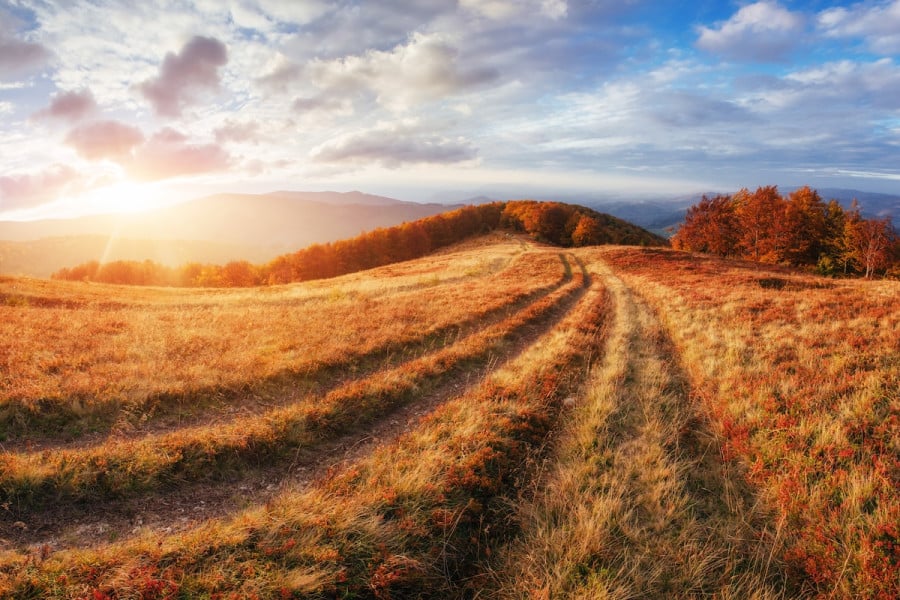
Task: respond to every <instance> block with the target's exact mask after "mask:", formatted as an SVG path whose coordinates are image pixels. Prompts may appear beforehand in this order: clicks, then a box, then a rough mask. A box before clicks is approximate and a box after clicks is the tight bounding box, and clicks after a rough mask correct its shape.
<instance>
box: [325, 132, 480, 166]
mask: <svg viewBox="0 0 900 600" xmlns="http://www.w3.org/2000/svg"><path fill="white" fill-rule="evenodd" d="M311 156H312V159H313V160H314V161H316V162H320V163H344V164H353V165H380V166H383V167H386V168H388V169H397V168H400V167H402V166H405V165H415V164H452V163H461V162H466V161H470V160H474V159H475V158H476V157H477V151H476V149H475V148H474V147H473V146H472V145H471V144H470V143H469V142H467V141H465V140H463V139H461V138H456V139H450V138H447V137H443V136H440V135H436V134H433V133H428V132H424V131H422V130H421V129H420V128H418V127H416V126H415V125H414V124H407V123H399V124H380V125H378V126H376V127H374V128H372V129H368V130H366V131H361V132H356V133H351V134H348V135H344V136H341V137H339V138H338V139H335V140H333V141H331V142H327V143H325V144H323V145H322V146H319V147H318V148H316V149H315V150H313V152H312V155H311Z"/></svg>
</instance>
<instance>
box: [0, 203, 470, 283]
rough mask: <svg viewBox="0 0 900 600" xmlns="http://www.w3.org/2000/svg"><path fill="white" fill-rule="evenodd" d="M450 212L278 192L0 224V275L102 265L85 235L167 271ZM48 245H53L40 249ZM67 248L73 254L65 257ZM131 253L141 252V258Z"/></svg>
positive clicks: (259, 255)
mask: <svg viewBox="0 0 900 600" xmlns="http://www.w3.org/2000/svg"><path fill="white" fill-rule="evenodd" d="M451 208H453V207H448V206H446V205H443V204H417V203H414V202H403V201H400V200H394V199H392V198H385V197H382V196H374V195H371V194H363V193H361V192H347V193H338V192H287V191H282V192H272V193H269V194H219V195H215V196H210V197H206V198H200V199H197V200H192V201H188V202H185V203H182V204H177V205H173V206H167V207H164V208H159V209H156V210H153V211H149V212H146V213H138V214H119V215H92V216H85V217H79V218H74V219H56V220H43V221H28V222H17V221H0V253H2V254H0V272H3V273H18V274H23V275H30V276H38V277H41V276H46V275H49V273H50V272H53V271H56V270H59V269H61V268H64V267H72V266H75V265H77V264H79V263H83V262H87V261H89V260H98V261H99V260H102V259H103V257H104V251H100V252H95V253H94V254H93V255H86V254H87V248H88V245H87V243H85V240H86V237H85V236H102V237H104V238H105V239H107V240H111V241H112V243H113V244H114V246H115V247H117V248H119V249H120V250H119V251H118V252H117V253H116V254H115V255H114V256H115V258H112V259H110V260H145V259H150V260H154V261H157V262H160V263H162V264H166V265H168V266H173V267H174V266H178V265H180V264H183V263H185V262H201V263H205V262H215V263H223V262H227V261H228V260H250V261H254V262H257V261H259V262H262V261H266V260H271V259H272V258H274V257H275V256H277V255H279V254H283V253H284V252H288V251H291V250H295V249H297V248H302V247H305V246H308V245H310V244H313V243H321V242H329V241H334V240H339V239H344V238H349V237H353V236H355V235H358V234H359V233H360V232H363V231H371V230H373V229H376V228H378V227H389V226H392V225H397V224H399V223H402V222H404V221H414V220H416V219H420V218H422V217H426V216H429V215H434V214H437V213H440V212H444V211H446V210H448V209H451ZM48 238H53V239H54V241H50V242H45V241H44V240H46V239H48ZM68 238H74V239H68ZM171 241H178V242H179V250H178V252H176V253H174V254H173V255H171V256H166V255H165V254H164V253H163V252H162V251H161V250H160V248H161V247H162V246H164V245H165V242H171ZM3 242H29V243H18V244H9V243H6V244H4V243H3ZM36 242H37V243H36ZM105 247H106V246H105V245H104V246H103V248H104V249H105ZM125 247H128V248H129V249H128V250H126V249H124V248H125ZM71 248H77V251H76V252H73V253H70V252H69V251H68V250H69V249H71ZM138 248H146V251H145V252H144V253H143V254H141V253H139V252H136V250H137V249H138ZM13 257H15V258H13ZM108 259H109V258H108ZM48 268H49V270H48Z"/></svg>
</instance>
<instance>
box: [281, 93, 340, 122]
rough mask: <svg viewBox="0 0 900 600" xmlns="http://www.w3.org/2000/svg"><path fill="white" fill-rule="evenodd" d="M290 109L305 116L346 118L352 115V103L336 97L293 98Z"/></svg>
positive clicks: (323, 95) (321, 95)
mask: <svg viewBox="0 0 900 600" xmlns="http://www.w3.org/2000/svg"><path fill="white" fill-rule="evenodd" d="M291 108H292V109H294V111H296V112H298V113H301V114H303V115H306V116H316V117H322V116H329V115H341V116H347V115H352V114H353V101H352V100H351V99H350V98H346V97H340V96H338V95H328V94H318V95H315V96H311V97H306V98H304V97H299V98H294V101H293V102H292V103H291Z"/></svg>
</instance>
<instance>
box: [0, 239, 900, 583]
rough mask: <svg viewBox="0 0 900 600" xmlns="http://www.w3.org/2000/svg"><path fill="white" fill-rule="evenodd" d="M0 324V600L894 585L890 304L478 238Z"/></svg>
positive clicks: (896, 421)
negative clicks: (302, 276) (357, 268)
mask: <svg viewBox="0 0 900 600" xmlns="http://www.w3.org/2000/svg"><path fill="white" fill-rule="evenodd" d="M0 315H2V320H0V328H2V329H3V336H0V340H2V341H0V355H2V357H3V360H2V362H0V370H2V371H0V377H2V379H0V436H2V441H0V465H2V467H0V506H2V509H0V539H2V542H0V596H3V597H12V598H92V599H102V598H252V597H258V598H482V599H486V598H492V599H493V598H536V599H544V598H546V599H550V598H622V599H624V598H635V597H642V598H679V597H680V598H691V597H717V598H760V599H762V598H766V599H775V598H859V597H867V598H894V597H897V595H898V593H900V579H898V577H900V576H898V572H900V538H898V536H900V531H898V523H900V498H898V496H897V489H900V396H898V389H900V283H898V282H888V281H861V280H831V279H824V278H820V277H814V276H811V275H806V274H802V273H799V272H797V271H792V270H788V269H785V268H781V267H776V266H771V265H760V264H757V263H748V262H740V261H733V260H725V259H717V258H710V257H705V256H701V255H693V254H688V253H684V252H676V251H672V250H668V249H658V248H643V249H642V248H635V247H623V246H603V247H583V248H575V249H560V248H557V247H551V246H546V245H542V244H538V243H535V242H534V241H532V240H531V239H530V238H528V237H525V236H519V235H508V234H504V233H501V232H494V233H490V234H488V235H486V236H482V237H478V238H474V239H471V240H469V241H466V242H463V243H461V244H457V245H453V246H450V247H448V248H445V249H443V250H441V251H440V252H437V253H433V254H430V255H428V256H425V257H423V258H419V259H415V260H410V261H406V262H400V263H396V264H392V265H388V266H383V267H379V268H377V269H372V270H368V271H363V272H360V273H356V274H351V275H344V276H340V277H336V278H333V279H329V280H325V281H311V282H303V283H293V284H287V285H271V286H268V287H260V288H247V289H237V290H235V289H230V290H229V289H172V288H143V287H127V286H112V285H106V284H99V283H84V282H69V281H40V280H29V279H18V278H5V279H2V280H0Z"/></svg>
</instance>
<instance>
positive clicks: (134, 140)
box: [66, 121, 144, 160]
mask: <svg viewBox="0 0 900 600" xmlns="http://www.w3.org/2000/svg"><path fill="white" fill-rule="evenodd" d="M143 141H144V134H143V133H141V130H140V129H138V128H137V127H131V126H130V125H126V124H124V123H120V122H118V121H97V122H95V123H88V124H86V125H81V126H79V127H76V128H75V129H73V130H72V131H70V132H69V134H68V135H67V136H66V144H68V145H70V146H72V147H73V148H75V150H76V151H77V152H78V154H80V155H81V156H83V157H84V158H86V159H88V160H100V159H104V158H109V159H113V160H122V159H123V158H124V157H127V156H128V155H129V154H130V153H131V150H132V149H133V148H134V147H135V146H137V145H138V144H141V143H142V142H143Z"/></svg>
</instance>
